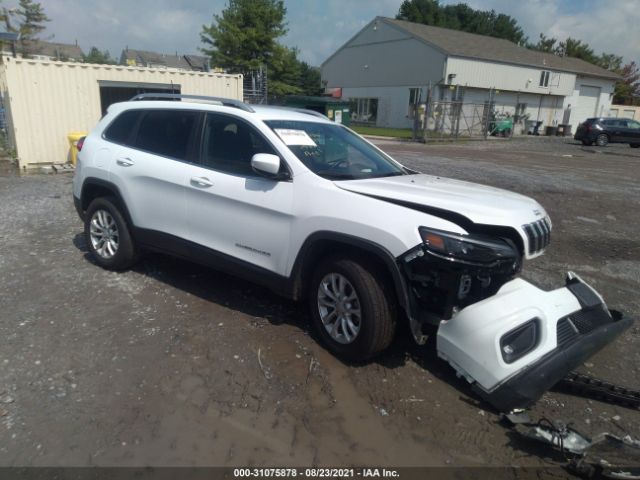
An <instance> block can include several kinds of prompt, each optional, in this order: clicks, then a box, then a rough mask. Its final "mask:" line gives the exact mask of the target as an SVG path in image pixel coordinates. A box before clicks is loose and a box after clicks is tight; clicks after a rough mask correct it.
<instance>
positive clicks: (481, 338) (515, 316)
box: [399, 228, 632, 412]
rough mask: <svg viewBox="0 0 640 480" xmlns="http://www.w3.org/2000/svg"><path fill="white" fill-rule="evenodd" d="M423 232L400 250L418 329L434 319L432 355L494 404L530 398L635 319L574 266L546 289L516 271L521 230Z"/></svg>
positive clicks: (418, 333) (419, 335)
mask: <svg viewBox="0 0 640 480" xmlns="http://www.w3.org/2000/svg"><path fill="white" fill-rule="evenodd" d="M420 235H421V237H422V240H423V243H422V244H421V245H419V246H418V247H416V248H414V249H412V250H410V251H408V252H406V253H405V254H404V255H403V256H401V257H400V258H399V261H400V262H399V263H400V264H401V265H402V268H403V269H404V275H405V279H406V281H407V284H408V285H409V286H410V291H411V294H412V298H411V302H412V315H410V317H411V318H410V320H411V327H412V331H413V334H414V337H415V339H416V341H418V342H419V343H420V342H422V341H424V334H423V326H424V324H425V323H427V322H431V323H434V324H437V325H438V334H437V353H438V356H439V357H440V358H442V359H444V360H446V361H447V362H448V363H449V364H450V365H451V366H452V367H453V368H454V369H455V370H456V372H457V373H458V375H459V376H462V377H464V378H465V379H466V380H468V381H469V382H470V383H471V384H472V385H473V388H474V390H475V391H476V392H477V393H478V394H479V396H480V397H482V398H483V399H485V400H486V401H487V402H489V403H490V404H492V405H493V406H494V407H495V408H496V409H498V410H499V411H503V412H508V411H511V410H513V409H516V408H525V407H528V406H530V405H531V404H532V403H534V402H535V401H536V400H538V398H540V396H541V395H542V394H543V393H544V392H545V391H547V390H548V389H549V388H551V387H552V386H553V385H554V384H555V383H557V382H558V381H559V380H560V379H562V378H563V377H564V376H565V375H566V374H567V373H568V372H569V371H571V370H572V369H573V368H575V367H576V366H578V365H580V364H581V363H583V362H584V361H585V360H586V359H588V358H589V357H591V356H592V355H593V354H594V353H596V352H597V351H598V350H600V349H601V348H602V347H604V346H605V345H607V344H608V343H610V342H611V341H612V340H613V339H614V338H615V337H616V336H617V335H619V334H620V333H621V332H622V331H624V330H625V329H626V328H628V327H629V326H630V325H631V323H632V321H631V319H629V318H627V317H625V316H623V315H622V314H621V313H619V312H616V311H610V310H609V309H608V308H607V306H606V305H605V303H604V301H603V299H602V297H601V296H600V295H599V294H598V293H597V292H596V291H595V290H594V289H593V288H591V287H590V286H589V285H587V284H586V283H585V282H584V281H582V280H581V279H580V278H579V277H577V276H576V275H574V274H572V273H569V274H568V276H567V280H566V284H565V286H564V287H563V288H559V289H557V290H553V291H550V292H547V291H543V290H541V289H539V288H537V287H535V286H534V285H532V284H530V283H528V282H526V281H525V280H523V279H521V278H515V277H516V275H517V274H518V273H519V272H520V270H521V267H522V257H523V248H522V244H519V245H518V244H517V243H516V241H517V239H514V238H509V236H501V237H496V236H487V235H457V234H452V233H449V232H442V231H438V230H433V229H427V228H421V229H420Z"/></svg>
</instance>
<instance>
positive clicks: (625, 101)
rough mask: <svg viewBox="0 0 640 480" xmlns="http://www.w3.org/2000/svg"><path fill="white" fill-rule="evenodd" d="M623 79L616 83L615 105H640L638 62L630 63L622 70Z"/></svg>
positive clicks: (639, 70) (639, 71)
mask: <svg viewBox="0 0 640 480" xmlns="http://www.w3.org/2000/svg"><path fill="white" fill-rule="evenodd" d="M620 75H621V76H622V79H621V80H619V81H618V82H616V86H615V90H614V94H613V103H618V104H622V105H640V69H639V68H638V65H637V64H636V62H629V63H627V64H626V65H625V66H624V67H622V68H621V70H620Z"/></svg>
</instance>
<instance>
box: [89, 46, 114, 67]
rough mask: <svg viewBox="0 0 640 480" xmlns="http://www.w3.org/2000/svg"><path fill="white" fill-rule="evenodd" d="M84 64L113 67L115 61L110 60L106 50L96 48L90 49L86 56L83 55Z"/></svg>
mask: <svg viewBox="0 0 640 480" xmlns="http://www.w3.org/2000/svg"><path fill="white" fill-rule="evenodd" d="M82 61H83V62H84V63H99V64H105V65H113V64H115V63H116V61H115V60H114V59H113V58H111V54H110V53H109V51H108V50H104V51H101V50H100V49H98V47H91V49H90V50H89V53H88V54H85V55H83V57H82Z"/></svg>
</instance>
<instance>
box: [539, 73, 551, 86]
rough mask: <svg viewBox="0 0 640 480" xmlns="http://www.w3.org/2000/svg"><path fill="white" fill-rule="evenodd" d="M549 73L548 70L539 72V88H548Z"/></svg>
mask: <svg viewBox="0 0 640 480" xmlns="http://www.w3.org/2000/svg"><path fill="white" fill-rule="evenodd" d="M550 73H551V72H549V70H543V71H542V72H540V86H541V87H545V88H546V87H548V86H549V75H550Z"/></svg>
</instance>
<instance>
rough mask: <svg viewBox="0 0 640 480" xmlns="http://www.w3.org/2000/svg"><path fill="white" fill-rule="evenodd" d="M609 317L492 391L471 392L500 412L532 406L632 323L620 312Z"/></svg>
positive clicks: (477, 390) (594, 312)
mask: <svg viewBox="0 0 640 480" xmlns="http://www.w3.org/2000/svg"><path fill="white" fill-rule="evenodd" d="M584 312H585V313H586V314H587V315H597V311H589V310H587V311H584ZM610 313H611V317H612V320H611V322H610V323H607V324H606V325H601V326H600V327H598V328H596V329H594V330H592V331H591V332H589V333H588V334H585V335H580V336H578V337H576V339H575V341H573V342H572V343H570V344H568V345H563V346H560V347H558V348H556V349H555V350H553V351H551V352H549V353H548V354H547V355H545V356H544V357H543V358H541V359H540V360H538V361H537V362H536V363H534V364H533V365H531V366H529V367H527V368H526V369H524V370H523V371H521V372H520V373H518V374H516V375H515V376H514V377H512V378H510V379H509V380H507V381H506V382H504V383H503V384H501V385H500V386H499V387H498V388H496V389H495V390H492V391H491V392H487V391H485V390H483V389H482V388H481V387H479V386H478V385H477V384H475V385H474V387H473V389H474V391H475V392H476V393H477V394H478V395H479V396H480V397H482V398H483V399H484V400H486V401H487V402H488V403H490V404H491V405H493V406H494V407H495V408H496V409H497V410H498V411H501V412H510V411H512V410H514V409H516V408H527V407H529V406H531V405H532V404H533V403H535V402H536V401H537V400H538V399H539V398H540V397H541V396H542V394H543V393H544V392H546V391H547V390H549V389H550V388H551V387H553V386H554V385H555V384H556V383H558V381H560V380H561V379H562V378H563V377H564V376H565V375H566V374H567V373H569V372H570V371H571V370H573V369H574V368H575V367H577V366H579V365H581V364H582V363H583V362H584V361H585V360H587V359H588V358H589V357H591V356H592V355H593V354H595V353H596V352H597V351H599V350H600V349H602V348H603V347H604V346H606V345H607V344H609V343H610V342H611V341H612V340H613V339H614V338H616V337H617V336H618V335H620V334H621V333H622V332H623V331H625V330H626V329H627V328H629V327H630V326H631V324H632V323H633V320H632V319H631V318H629V317H627V316H625V315H623V314H622V313H621V312H618V311H615V310H611V311H610Z"/></svg>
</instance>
